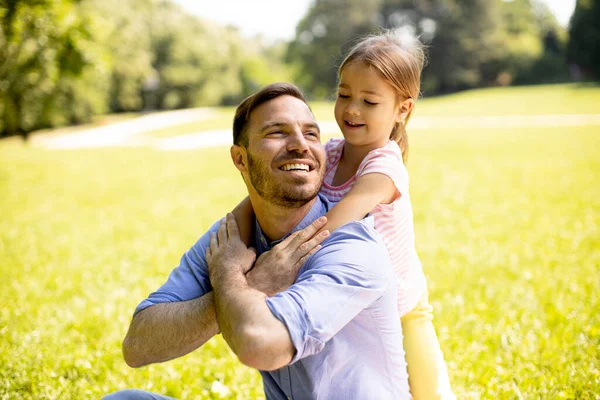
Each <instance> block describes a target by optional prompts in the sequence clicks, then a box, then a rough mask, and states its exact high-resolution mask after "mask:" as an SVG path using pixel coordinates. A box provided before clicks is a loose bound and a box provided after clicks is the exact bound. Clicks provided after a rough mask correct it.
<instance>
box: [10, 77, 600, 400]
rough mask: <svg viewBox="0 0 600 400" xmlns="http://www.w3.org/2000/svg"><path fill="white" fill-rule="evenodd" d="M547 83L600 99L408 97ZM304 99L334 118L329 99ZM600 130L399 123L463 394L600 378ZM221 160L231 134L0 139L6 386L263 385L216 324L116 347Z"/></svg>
mask: <svg viewBox="0 0 600 400" xmlns="http://www.w3.org/2000/svg"><path fill="white" fill-rule="evenodd" d="M557 99H558V100H561V99H562V101H563V102H565V103H567V104H568V106H569V107H572V108H569V109H567V110H565V112H568V113H573V112H576V111H577V110H579V112H581V113H593V112H595V113H597V112H598V109H597V107H598V104H600V91H599V90H598V88H585V89H579V88H577V87H572V86H571V87H564V86H548V87H534V88H508V89H505V88H495V89H487V90H480V91H472V92H471V91H470V92H462V93H459V94H456V95H452V96H444V97H440V98H436V99H431V100H428V101H422V102H420V103H418V105H417V112H418V115H429V116H439V115H448V116H453V115H455V114H456V113H458V112H459V111H461V110H462V112H463V114H462V115H471V113H470V112H468V111H471V110H472V111H474V112H476V113H477V114H484V113H485V112H486V111H487V112H489V113H495V114H496V115H501V114H502V113H504V112H507V113H514V110H515V109H518V110H520V111H521V113H522V114H525V113H526V112H527V110H528V107H529V110H531V112H533V113H542V112H543V111H548V112H559V111H560V109H557V108H553V107H558V106H557V105H556V104H557V103H559V101H557ZM513 103H514V104H513ZM477 107H479V108H477ZM511 107H512V108H511ZM314 108H315V110H317V113H318V114H319V115H329V117H328V118H331V114H330V112H331V111H330V110H331V104H316V105H315V106H314ZM326 108H329V111H327V110H325V109H326ZM506 108H508V111H506V110H505V109H506ZM227 114H229V115H227ZM223 118H224V121H223V124H228V122H227V121H231V110H227V111H226V112H224V114H223ZM225 120H227V121H225ZM409 129H410V127H409ZM597 131H598V129H597V127H596V126H590V127H570V128H544V129H539V128H527V129H525V128H522V129H515V128H508V129H507V128H504V127H502V126H498V128H497V129H488V130H484V131H482V130H479V129H470V128H468V127H467V126H465V127H464V128H463V129H456V130H452V129H436V130H428V131H418V132H415V133H410V131H409V134H410V135H411V160H410V163H409V171H410V174H411V198H412V200H413V206H414V211H415V229H416V237H417V248H418V250H419V253H420V256H421V259H422V261H423V265H424V269H425V272H426V274H427V277H428V281H429V287H430V292H431V301H432V304H433V306H434V308H435V314H436V318H435V320H434V323H435V325H436V328H437V331H438V333H439V336H440V341H441V345H442V348H443V350H444V353H445V357H446V359H447V361H448V366H449V369H450V376H451V380H452V383H453V387H454V390H455V392H456V394H457V397H458V398H460V399H480V398H481V399H488V398H490V399H514V398H532V399H537V398H541V399H555V398H564V399H594V398H597V393H600V357H599V355H600V353H599V349H600V330H599V327H600V315H599V314H598V312H597V310H598V309H599V308H600V295H599V294H600V283H599V281H598V279H597V277H598V265H600V251H599V249H600V242H599V240H598V238H599V228H600V219H599V216H600V192H599V189H598V185H597V184H596V181H597V172H598V170H600V148H599V147H598V146H597V145H596V144H597ZM228 160H229V156H228V149H227V148H226V147H223V148H215V149H206V150H196V151H189V152H175V153H163V152H156V151H152V150H150V149H119V150H110V149H102V150H82V151H54V152H52V151H45V150H41V149H36V148H34V147H31V146H24V145H23V144H22V143H21V142H18V141H16V140H3V141H0V193H2V194H3V195H2V196H0V209H2V210H3V211H4V212H3V217H2V218H0V274H1V275H2V277H3V280H2V282H3V286H2V290H0V304H2V307H1V308H0V365H2V368H0V398H11V399H12V398H19V399H21V398H22V399H85V398H100V397H101V396H102V395H104V394H106V393H109V392H112V391H115V390H118V389H122V388H127V387H137V388H142V389H147V390H153V391H156V392H160V393H163V394H167V395H171V396H175V397H178V398H190V399H191V398H206V399H211V398H213V399H217V398H231V399H235V398H241V399H252V398H262V396H263V395H262V384H261V381H260V378H259V376H258V374H257V373H256V372H255V371H252V370H250V369H248V368H246V367H244V366H242V365H241V364H240V363H239V362H238V361H237V360H236V359H235V358H234V357H233V356H232V354H231V352H230V351H229V350H228V348H227V346H226V345H225V343H224V342H223V341H222V340H221V338H215V339H213V340H211V341H210V342H209V343H208V344H207V345H206V346H205V347H204V348H202V349H200V350H198V351H195V352H194V353H192V354H190V355H188V356H186V357H183V358H181V359H178V360H174V361H171V362H168V363H164V364H160V365H154V366H150V367H146V368H142V369H137V370H132V369H129V368H127V367H126V365H125V363H124V362H123V360H122V356H121V352H120V343H121V340H122V338H123V336H124V335H125V331H126V329H127V325H128V323H129V321H130V318H131V313H132V311H133V309H134V307H135V306H136V305H137V303H138V302H139V301H140V300H141V299H143V298H145V297H146V296H147V295H148V293H150V292H151V291H153V290H155V289H156V288H157V287H158V286H159V285H160V284H162V283H163V282H164V280H165V279H166V277H167V275H168V273H169V272H170V270H171V269H172V268H173V267H174V266H175V265H176V264H177V262H178V260H179V257H180V256H181V254H182V253H183V252H184V251H186V250H187V249H188V248H189V247H190V246H191V245H192V244H193V243H194V242H195V240H196V239H197V238H198V237H199V235H200V234H201V233H202V232H203V231H204V230H205V229H207V228H208V227H209V226H210V224H211V223H212V222H214V221H215V220H216V219H218V218H219V217H221V216H222V215H224V213H225V212H227V211H229V210H231V208H232V207H233V206H234V205H235V204H236V203H237V202H238V200H239V199H241V198H242V197H243V196H244V193H245V188H244V186H243V183H242V181H241V179H240V177H239V173H238V172H237V170H236V169H235V168H234V167H233V166H232V165H231V163H230V161H228ZM215 381H218V382H220V383H222V384H224V385H225V386H227V387H228V389H229V391H230V392H229V393H228V394H227V393H226V391H224V392H220V391H219V385H217V384H215V383H214V382H215ZM220 393H223V394H220Z"/></svg>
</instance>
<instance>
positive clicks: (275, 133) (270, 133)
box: [267, 131, 283, 136]
mask: <svg viewBox="0 0 600 400" xmlns="http://www.w3.org/2000/svg"><path fill="white" fill-rule="evenodd" d="M280 135H283V132H282V131H273V132H269V133H267V136H280Z"/></svg>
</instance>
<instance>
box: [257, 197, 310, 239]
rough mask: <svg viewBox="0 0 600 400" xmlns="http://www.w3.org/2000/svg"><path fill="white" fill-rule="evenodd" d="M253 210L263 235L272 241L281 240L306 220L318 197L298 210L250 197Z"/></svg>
mask: <svg viewBox="0 0 600 400" xmlns="http://www.w3.org/2000/svg"><path fill="white" fill-rule="evenodd" d="M250 201H251V202H252V208H253V209H254V214H255V215H256V219H257V220H258V223H259V225H260V228H261V229H262V231H263V233H264V234H265V235H266V236H267V237H268V238H269V239H271V240H279V239H281V238H282V237H284V236H285V235H286V234H288V233H289V232H290V231H291V230H292V229H294V227H295V226H296V225H298V224H299V223H300V221H302V219H304V217H305V216H306V214H308V212H309V211H310V209H311V208H312V206H313V205H314V204H315V201H317V197H316V196H315V198H314V199H312V200H310V201H309V202H308V203H306V204H304V205H303V206H300V207H297V208H286V207H281V206H276V205H273V204H270V203H267V202H265V201H263V200H262V199H260V198H258V199H256V198H253V196H250Z"/></svg>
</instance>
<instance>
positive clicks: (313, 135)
mask: <svg viewBox="0 0 600 400" xmlns="http://www.w3.org/2000/svg"><path fill="white" fill-rule="evenodd" d="M305 135H306V136H312V137H319V134H318V133H317V132H313V131H308V132H306V133H305Z"/></svg>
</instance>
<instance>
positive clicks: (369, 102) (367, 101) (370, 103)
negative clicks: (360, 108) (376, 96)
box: [365, 100, 378, 106]
mask: <svg viewBox="0 0 600 400" xmlns="http://www.w3.org/2000/svg"><path fill="white" fill-rule="evenodd" d="M365 103H367V104H368V105H370V106H376V105H377V104H378V103H373V102H372V101H369V100H365Z"/></svg>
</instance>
